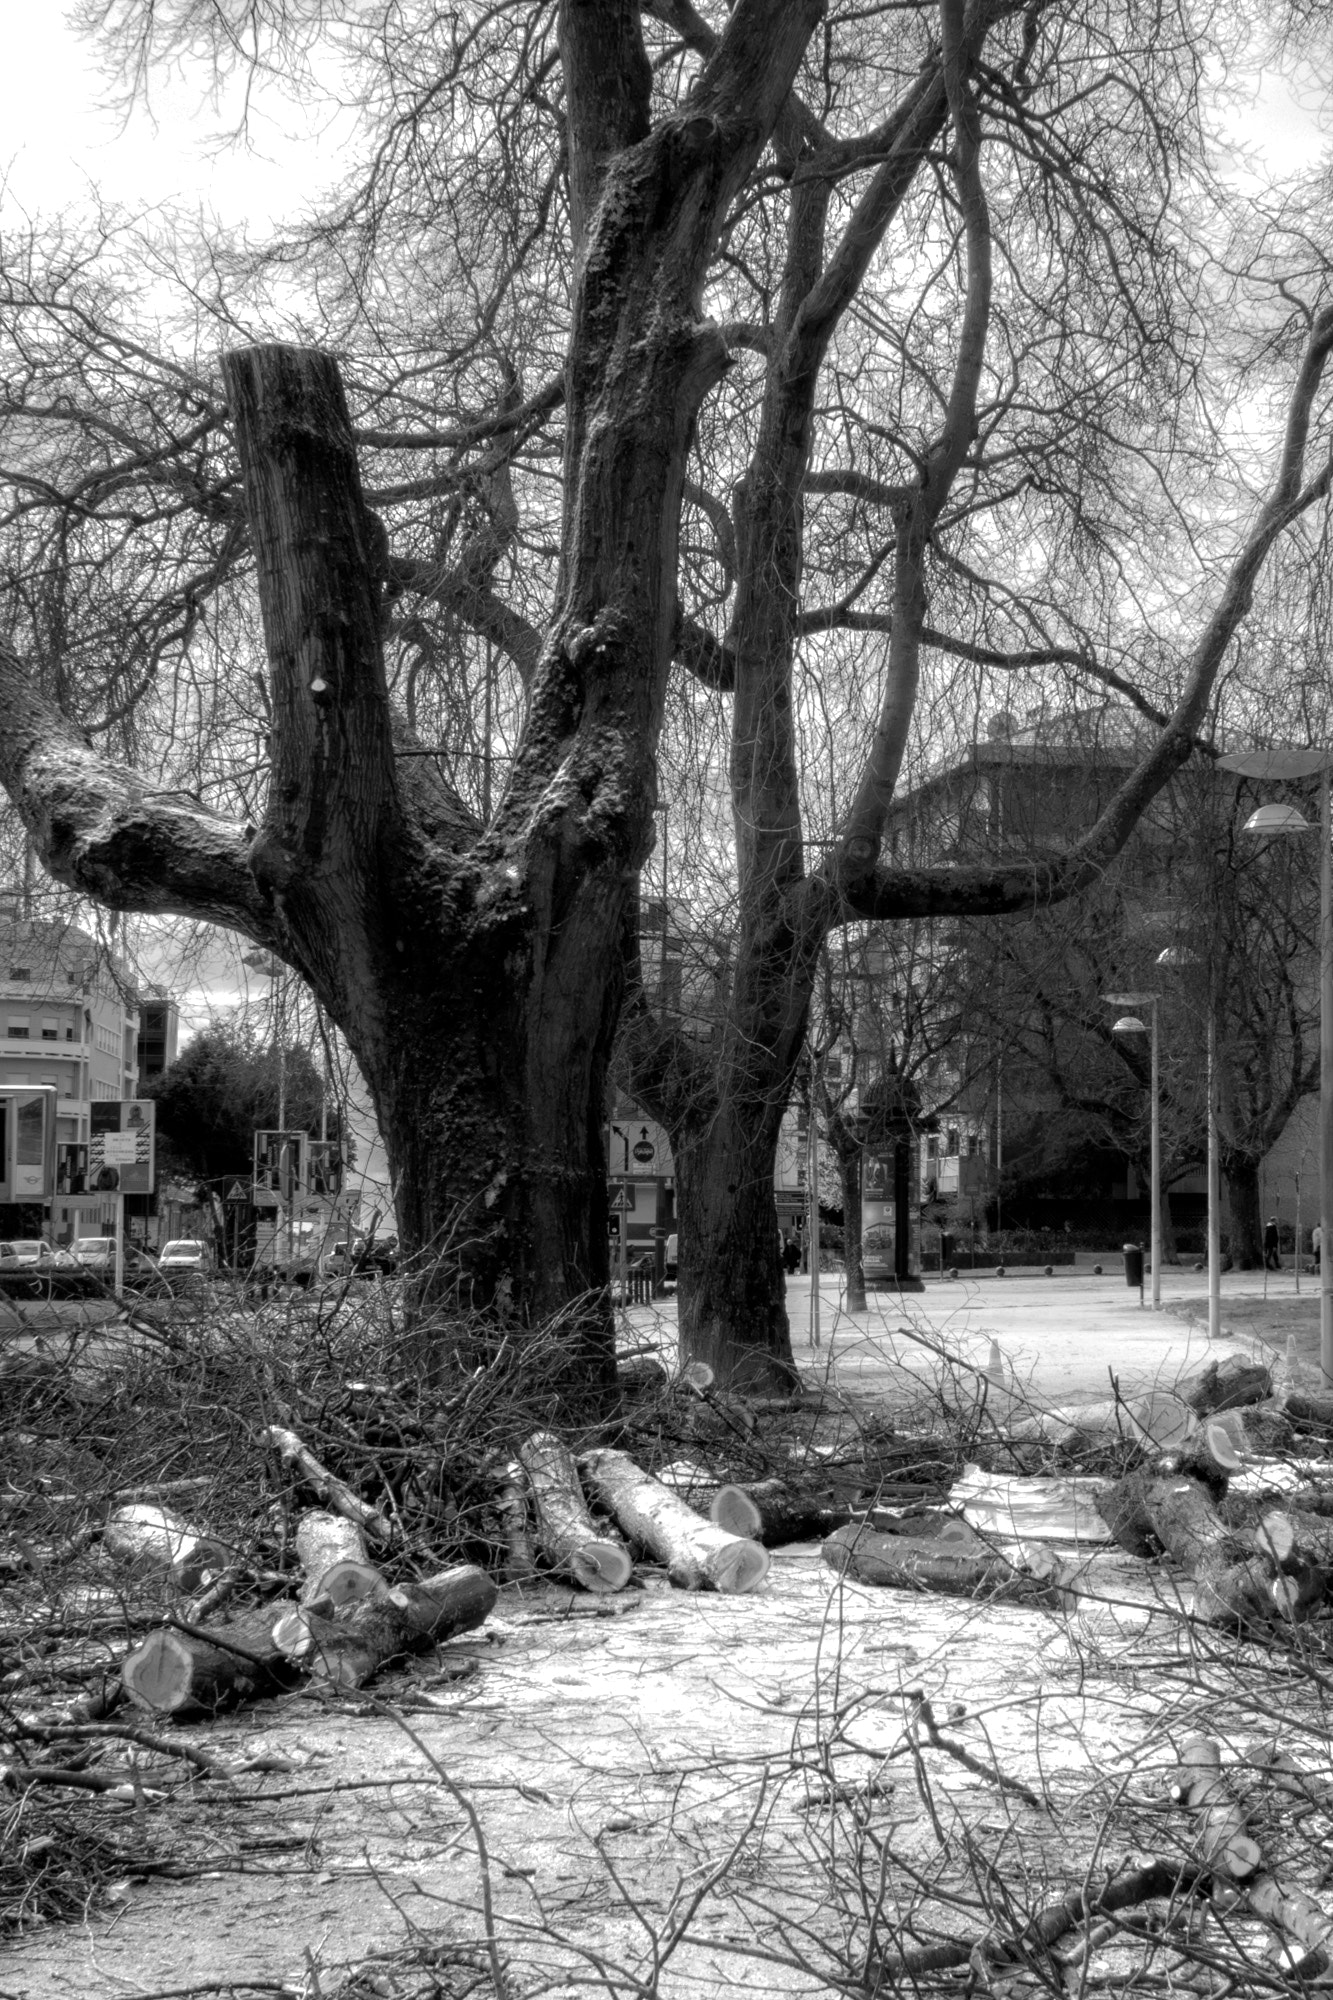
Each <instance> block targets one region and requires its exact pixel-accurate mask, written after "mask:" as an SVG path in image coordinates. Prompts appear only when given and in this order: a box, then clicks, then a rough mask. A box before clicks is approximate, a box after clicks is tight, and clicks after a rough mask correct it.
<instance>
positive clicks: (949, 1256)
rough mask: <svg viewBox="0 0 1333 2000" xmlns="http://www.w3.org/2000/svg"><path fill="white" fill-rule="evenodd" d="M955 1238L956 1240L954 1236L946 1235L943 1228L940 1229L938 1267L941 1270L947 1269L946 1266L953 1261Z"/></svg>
mask: <svg viewBox="0 0 1333 2000" xmlns="http://www.w3.org/2000/svg"><path fill="white" fill-rule="evenodd" d="M955 1240H956V1239H955V1238H954V1237H952V1236H950V1235H948V1234H947V1233H946V1232H945V1231H944V1230H943V1229H942V1230H941V1231H940V1269H941V1271H947V1270H948V1268H949V1266H950V1265H951V1264H952V1263H953V1259H954V1243H955Z"/></svg>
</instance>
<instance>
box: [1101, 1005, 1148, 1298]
mask: <svg viewBox="0 0 1333 2000" xmlns="http://www.w3.org/2000/svg"><path fill="white" fill-rule="evenodd" d="M1102 998H1103V1000H1105V1002H1106V1004H1107V1006H1108V1007H1147V1008H1149V1009H1151V1014H1150V1018H1151V1021H1152V1027H1151V1029H1149V1028H1148V1027H1146V1026H1145V1024H1144V1023H1143V1022H1142V1021H1141V1020H1140V1019H1139V1018H1138V1015H1137V1014H1122V1015H1121V1016H1120V1019H1119V1020H1118V1021H1113V1022H1112V1023H1111V1033H1112V1034H1113V1035H1147V1034H1151V1036H1152V1140H1151V1148H1150V1153H1149V1173H1148V1200H1149V1203H1150V1205H1151V1208H1152V1218H1151V1222H1150V1225H1149V1227H1150V1235H1149V1244H1150V1250H1149V1254H1150V1256H1151V1257H1152V1302H1153V1306H1154V1308H1156V1307H1159V1306H1160V1305H1161V1303H1162V1147H1161V1104H1160V1092H1159V1090H1158V1087H1157V995H1156V994H1155V993H1103V995H1102Z"/></svg>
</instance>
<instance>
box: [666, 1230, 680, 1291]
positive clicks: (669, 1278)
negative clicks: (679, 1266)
mask: <svg viewBox="0 0 1333 2000" xmlns="http://www.w3.org/2000/svg"><path fill="white" fill-rule="evenodd" d="M679 1246H680V1237H679V1236H678V1235H677V1233H676V1231H675V1230H674V1229H673V1230H672V1232H671V1234H670V1236H668V1237H667V1240H666V1255H665V1257H664V1258H663V1262H662V1276H663V1277H664V1278H665V1280H666V1282H667V1284H668V1285H674V1284H675V1282H676V1256H677V1251H678V1249H679Z"/></svg>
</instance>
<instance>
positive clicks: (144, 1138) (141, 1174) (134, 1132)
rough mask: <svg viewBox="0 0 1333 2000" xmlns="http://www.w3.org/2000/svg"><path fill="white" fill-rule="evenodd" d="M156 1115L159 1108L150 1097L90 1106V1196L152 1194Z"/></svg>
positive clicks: (119, 1099)
mask: <svg viewBox="0 0 1333 2000" xmlns="http://www.w3.org/2000/svg"><path fill="white" fill-rule="evenodd" d="M156 1115H157V1106H156V1105H155V1104H154V1103H153V1101H152V1099H151V1098H147V1097H113V1098H109V1099H107V1100H106V1101H104V1102H101V1103H95V1104H91V1105H89V1107H88V1191H89V1193H92V1194H117V1193H119V1194H151V1193H152V1192H153V1188H154V1185H155V1182H154V1173H155V1169H156V1165H157V1162H156V1159H155V1157H154V1137H155V1134H156V1131H157V1126H156V1122H155V1121H156Z"/></svg>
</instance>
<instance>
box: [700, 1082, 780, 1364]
mask: <svg viewBox="0 0 1333 2000" xmlns="http://www.w3.org/2000/svg"><path fill="white" fill-rule="evenodd" d="M755 1122H756V1123H758V1121H755ZM749 1124H750V1121H748V1120H746V1119H745V1118H744V1117H743V1116H742V1115H740V1113H739V1112H738V1109H737V1107H736V1106H735V1105H734V1104H733V1105H729V1106H721V1107H719V1108H718V1109H717V1110H716V1112H715V1114H714V1115H713V1116H712V1117H711V1118H709V1119H707V1120H706V1121H705V1122H704V1123H703V1124H702V1125H701V1126H694V1125H693V1124H692V1125H691V1129H689V1130H688V1131H686V1132H684V1133H679V1134H677V1135H676V1138H675V1166H676V1215H677V1226H678V1229H679V1233H680V1266H679V1271H680V1292H679V1297H680V1308H679V1310H680V1346H681V1355H682V1358H683V1359H685V1360H688V1361H705V1362H707V1364H708V1366H709V1367H710V1368H711V1369H712V1370H713V1375H714V1379H715V1381H716V1382H717V1383H718V1384H719V1385H720V1386H721V1387H723V1388H726V1389H739V1390H742V1391H749V1392H755V1393H778V1394H781V1393H783V1392H785V1391H787V1390H790V1389H793V1388H795V1386H796V1381H797V1375H796V1368H795V1364H794V1362H793V1360H792V1348H791V1330H790V1328H789V1326H788V1323H787V1305H786V1284H785V1279H784V1277H783V1271H782V1262H781V1258H780V1256H779V1254H778V1220H777V1209H776V1206H775V1202H774V1194H773V1176H774V1170H775V1167H776V1159H777V1134H776V1125H777V1120H775V1119H773V1118H772V1117H771V1116H770V1117H769V1118H767V1119H765V1120H763V1122H762V1124H761V1125H759V1127H758V1129H757V1130H756V1129H753V1127H751V1129H746V1128H747V1125H749Z"/></svg>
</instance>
